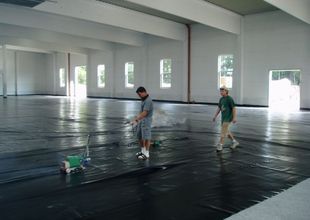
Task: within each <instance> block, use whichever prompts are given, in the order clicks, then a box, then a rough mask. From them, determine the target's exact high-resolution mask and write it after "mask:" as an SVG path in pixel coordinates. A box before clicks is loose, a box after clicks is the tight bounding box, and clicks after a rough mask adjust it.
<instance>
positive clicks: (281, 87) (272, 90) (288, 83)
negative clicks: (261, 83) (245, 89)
mask: <svg viewBox="0 0 310 220" xmlns="http://www.w3.org/2000/svg"><path fill="white" fill-rule="evenodd" d="M299 85H300V70H271V71H270V72H269V108H271V109H273V110H278V111H296V110H299V109H300V86H299Z"/></svg>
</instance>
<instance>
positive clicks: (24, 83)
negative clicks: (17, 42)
mask: <svg viewBox="0 0 310 220" xmlns="http://www.w3.org/2000/svg"><path fill="white" fill-rule="evenodd" d="M1 53H2V51H1ZM47 57H48V55H47V54H43V53H33V52H25V51H13V50H8V49H7V50H6V80H7V94H8V95H15V94H17V95H28V94H46V91H47V86H48V83H47V76H48V75H49V74H51V72H48V71H47V69H49V64H48V58H47ZM1 58H2V56H1ZM0 66H1V68H0V69H3V61H2V59H1V61H0ZM2 80H3V79H2V75H1V83H0V90H1V91H0V94H1V95H3V91H2V88H3V81H2Z"/></svg>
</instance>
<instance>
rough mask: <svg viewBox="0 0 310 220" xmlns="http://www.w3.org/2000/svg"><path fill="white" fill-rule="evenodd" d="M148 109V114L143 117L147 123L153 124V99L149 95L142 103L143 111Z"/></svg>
mask: <svg viewBox="0 0 310 220" xmlns="http://www.w3.org/2000/svg"><path fill="white" fill-rule="evenodd" d="M143 111H147V112H148V114H147V116H146V117H145V118H144V119H143V121H144V122H145V123H148V124H149V125H151V123H152V116H153V101H152V99H151V97H150V96H148V97H147V98H146V99H145V100H144V101H142V103H141V112H143Z"/></svg>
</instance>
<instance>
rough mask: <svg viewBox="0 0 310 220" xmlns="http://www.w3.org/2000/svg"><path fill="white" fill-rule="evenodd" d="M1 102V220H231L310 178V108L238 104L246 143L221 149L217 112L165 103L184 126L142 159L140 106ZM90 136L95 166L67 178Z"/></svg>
mask: <svg viewBox="0 0 310 220" xmlns="http://www.w3.org/2000/svg"><path fill="white" fill-rule="evenodd" d="M0 102H1V105H0V120H1V124H0V167H1V168H0V211H1V212H0V213H1V219H6V220H8V219H53V220H57V219H62V220H63V219H178V220H179V219H213V220H214V219H215V220H216V219H224V218H226V217H229V216H230V215H232V214H234V213H236V212H239V211H241V210H243V209H245V208H248V207H249V206H252V205H254V204H256V203H258V202H260V201H263V200H265V199H266V198H269V197H271V196H273V195H275V194H277V193H280V192H282V191H283V190H285V189H287V188H289V187H291V186H293V185H295V184H296V183H298V182H300V181H302V180H304V179H306V178H309V177H310V163H309V159H310V135H309V131H310V112H296V113H273V112H268V110H267V109H263V108H261V109H255V108H238V123H237V124H236V125H234V126H233V127H232V129H233V132H234V134H235V136H236V138H237V139H238V140H239V142H240V146H239V147H238V148H237V149H235V150H233V151H232V150H230V149H229V147H228V146H225V148H224V150H223V152H222V153H216V151H215V147H214V145H215V144H216V143H217V142H218V139H219V131H220V128H219V122H217V123H213V122H212V117H213V115H214V112H215V106H210V105H179V104H168V103H155V108H156V109H162V110H164V111H165V113H166V114H168V115H169V117H170V119H173V120H172V121H173V122H174V123H171V126H163V127H156V128H154V129H153V137H154V139H156V140H161V141H162V144H161V145H160V146H158V147H153V148H152V149H151V153H150V156H151V158H150V159H149V160H147V161H140V160H138V159H137V158H136V156H135V153H136V152H137V151H138V150H139V148H138V146H137V141H136V139H135V138H134V137H133V133H132V129H131V127H130V126H127V125H126V124H125V123H126V122H127V121H128V119H129V118H130V117H132V116H134V115H135V114H136V113H137V112H138V111H139V105H140V102H139V101H121V100H104V99H87V100H74V99H70V98H62V97H40V96H35V97H33V96H26V97H9V98H8V99H2V100H1V101H0ZM160 118H161V117H159V116H158V115H157V116H156V117H155V120H161V119H160ZM166 119H167V118H166ZM185 119H186V120H185ZM178 120H179V121H182V123H179V124H177V123H175V122H176V121H178ZM157 122H158V121H157ZM183 122H184V123H183ZM157 124H158V123H157ZM88 134H91V143H90V156H91V163H90V166H88V167H87V169H86V170H85V171H84V172H82V173H75V174H70V175H64V174H61V173H60V172H59V163H60V162H61V161H62V160H63V159H64V158H65V157H66V156H67V155H78V154H81V153H82V152H83V151H84V147H85V145H86V142H87V135H88Z"/></svg>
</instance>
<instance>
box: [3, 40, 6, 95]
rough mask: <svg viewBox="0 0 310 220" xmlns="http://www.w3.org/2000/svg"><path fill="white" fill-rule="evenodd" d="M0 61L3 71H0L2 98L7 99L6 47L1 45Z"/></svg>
mask: <svg viewBox="0 0 310 220" xmlns="http://www.w3.org/2000/svg"><path fill="white" fill-rule="evenodd" d="M2 61H3V70H2V83H3V98H7V81H6V74H7V73H6V71H7V70H6V45H2Z"/></svg>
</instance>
